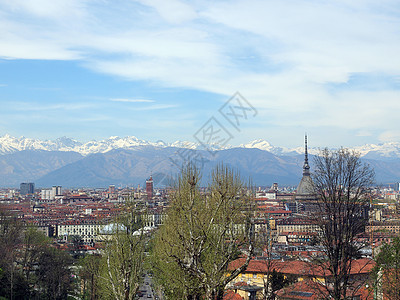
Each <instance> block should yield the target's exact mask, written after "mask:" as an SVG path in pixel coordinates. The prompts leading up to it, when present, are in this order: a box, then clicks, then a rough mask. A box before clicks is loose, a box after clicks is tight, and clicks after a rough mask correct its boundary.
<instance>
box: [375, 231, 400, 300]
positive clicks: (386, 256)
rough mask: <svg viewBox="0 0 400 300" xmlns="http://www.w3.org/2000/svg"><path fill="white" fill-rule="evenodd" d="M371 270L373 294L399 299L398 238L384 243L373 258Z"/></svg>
mask: <svg viewBox="0 0 400 300" xmlns="http://www.w3.org/2000/svg"><path fill="white" fill-rule="evenodd" d="M375 261H376V266H375V268H374V271H373V273H372V274H373V283H374V284H373V287H374V294H375V295H380V297H382V296H383V297H384V298H385V299H386V298H387V299H394V300H399V299H400V238H399V237H395V238H394V239H393V241H392V242H391V243H386V244H384V245H383V246H382V248H381V249H380V252H379V254H378V255H377V257H376V258H375Z"/></svg>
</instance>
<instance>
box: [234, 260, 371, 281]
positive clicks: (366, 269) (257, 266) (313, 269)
mask: <svg viewBox="0 0 400 300" xmlns="http://www.w3.org/2000/svg"><path fill="white" fill-rule="evenodd" d="M244 261H245V258H239V259H237V260H235V261H233V262H231V263H230V264H229V266H228V270H234V269H237V268H238V267H240V266H241V265H242V264H243V263H244ZM374 266H375V262H374V261H373V260H371V259H368V258H362V259H358V260H353V261H352V265H351V274H353V275H354V274H368V273H370V272H371V271H372V269H373V267H374ZM268 267H269V270H268ZM273 269H275V270H276V271H278V272H280V273H283V274H293V275H301V276H304V275H309V276H320V277H326V276H330V272H329V270H327V269H322V267H321V266H316V265H312V264H310V263H308V262H304V261H300V260H293V261H284V262H282V261H272V264H271V265H270V266H268V263H267V261H263V260H254V259H253V260H250V262H249V266H248V267H247V269H246V271H245V272H247V273H267V272H268V271H270V272H271V271H272V270H273Z"/></svg>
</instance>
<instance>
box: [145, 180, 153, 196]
mask: <svg viewBox="0 0 400 300" xmlns="http://www.w3.org/2000/svg"><path fill="white" fill-rule="evenodd" d="M146 193H147V200H151V199H153V177H152V176H150V178H149V179H148V180H146Z"/></svg>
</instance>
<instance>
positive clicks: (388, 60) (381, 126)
mask: <svg viewBox="0 0 400 300" xmlns="http://www.w3.org/2000/svg"><path fill="white" fill-rule="evenodd" d="M55 3H57V4H55ZM167 3H168V4H167ZM378 6H379V5H378V4H377V2H376V1H353V2H351V3H349V2H346V1H303V0H299V1H289V2H283V1H282V2H277V1H274V2H271V1H262V0H238V1H234V2H232V1H205V2H201V1H200V2H199V1H193V2H191V1H179V0H171V1H163V0H137V1H122V2H121V3H119V5H112V2H111V1H101V2H92V1H78V0H60V1H57V2H54V1H53V0H32V1H24V0H13V1H11V0H7V1H3V2H2V3H0V16H1V18H0V34H1V36H2V43H1V46H0V58H7V59H52V60H76V61H79V62H80V63H81V65H84V66H85V67H87V68H89V69H91V70H94V71H96V72H99V73H104V74H108V75H112V76H117V77H119V78H123V79H126V80H129V81H136V82H139V83H143V82H146V83H149V82H150V83H151V84H154V85H155V86H157V87H163V88H164V87H166V88H169V87H174V88H175V87H179V88H181V87H184V88H189V89H195V90H200V91H207V92H211V93H215V94H219V95H226V96H227V97H229V96H230V95H232V94H233V92H234V91H238V90H239V91H240V92H241V93H242V94H243V95H245V96H246V98H248V99H249V101H251V103H252V105H253V106H255V107H257V109H258V110H259V111H260V112H262V113H263V115H262V116H261V117H260V120H261V119H263V120H268V124H269V125H271V126H274V128H280V127H285V128H288V126H292V127H291V128H295V127H296V128H297V127H301V128H299V130H300V131H303V127H312V128H315V130H321V129H319V128H320V127H321V126H325V127H329V128H340V129H341V130H342V129H344V128H351V129H352V130H354V132H358V133H359V134H358V135H359V136H364V135H365V133H366V132H369V131H370V129H371V128H374V129H376V130H378V131H380V132H391V130H392V129H393V128H398V127H400V120H397V119H396V117H395V115H394V113H393V112H395V111H398V109H399V104H397V103H398V92H399V89H400V87H399V86H398V85H397V86H396V84H395V83H396V82H397V83H398V78H399V70H400V60H396V59H393V57H397V56H398V54H397V53H399V52H400V39H399V36H400V35H399V28H400V6H399V3H398V1H396V0H387V1H384V4H382V5H380V6H379V7H378ZM378 8H379V9H378ZM243 20H246V21H245V22H244V21H243ZM357 74H367V75H368V74H383V75H385V76H387V77H385V78H396V80H394V81H393V82H394V84H392V85H378V87H377V88H376V89H375V90H374V91H370V90H367V89H363V88H360V87H362V86H363V85H357V84H354V83H353V82H352V81H351V78H353V77H354V76H356V75H357ZM360 77H362V76H360ZM372 77H373V76H372ZM365 78H368V76H365ZM372 80H375V79H372ZM332 84H337V85H338V86H337V88H334V89H333V88H332ZM0 86H1V85H0ZM122 95H126V94H122ZM141 95H143V97H146V96H145V94H141ZM108 97H109V96H108ZM109 100H110V101H113V102H126V103H143V104H145V103H154V102H156V101H154V100H150V99H146V98H144V99H140V98H139V99H136V98H111V99H109ZM157 103H158V101H157ZM115 106H117V105H115ZM173 107H176V105H168V104H164V105H163V104H159V105H149V106H143V107H134V108H131V109H135V110H143V111H146V110H149V111H150V110H161V109H168V108H173ZM30 109H31V110H35V107H31V108H30ZM44 109H46V108H44ZM47 109H49V108H47ZM54 109H58V108H57V107H56V108H54ZM60 109H62V108H60ZM258 122H260V124H261V125H263V126H266V125H265V123H262V122H263V121H258ZM188 130H191V131H193V128H191V129H188ZM289 131H290V130H289ZM373 134H374V135H376V138H378V136H377V134H376V133H375V130H374V131H373ZM281 135H282V136H285V133H284V132H283V131H282V132H281ZM386 136H388V137H389V136H392V137H394V138H397V135H396V134H391V135H388V134H386V135H384V136H383V138H386ZM398 139H399V140H400V138H398Z"/></svg>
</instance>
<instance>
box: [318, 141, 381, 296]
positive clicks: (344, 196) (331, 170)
mask: <svg viewBox="0 0 400 300" xmlns="http://www.w3.org/2000/svg"><path fill="white" fill-rule="evenodd" d="M314 168H315V171H314V173H313V174H312V179H313V181H314V185H315V192H316V194H317V195H318V202H317V205H316V206H317V207H316V209H317V211H316V213H315V214H313V215H312V216H311V218H312V220H313V221H314V222H316V224H318V225H319V226H320V234H319V236H318V238H319V243H320V244H321V245H322V246H323V247H324V248H323V249H324V250H323V251H324V252H325V258H324V259H315V260H314V263H315V264H317V266H316V268H317V269H319V270H320V271H322V272H323V273H325V277H326V278H327V279H329V282H328V283H327V284H326V285H325V286H326V288H327V292H328V293H329V295H330V297H332V298H333V299H337V300H339V299H345V298H346V297H347V295H348V292H350V289H349V287H351V291H353V292H356V291H357V289H358V288H359V285H358V286H355V285H352V282H351V281H350V272H351V269H352V261H353V259H354V257H355V255H356V254H357V252H358V250H359V248H360V247H362V246H359V245H357V244H356V243H355V239H356V236H357V235H358V234H359V233H361V232H363V231H364V229H365V225H366V222H367V221H368V217H367V211H368V207H369V201H370V199H369V188H370V186H371V184H372V183H373V180H374V171H373V170H372V169H371V168H370V167H369V165H368V164H366V163H363V162H362V161H361V160H360V156H359V154H358V153H356V152H354V151H350V150H348V149H344V148H341V149H339V150H336V151H330V150H328V149H324V150H322V151H321V153H320V154H319V155H318V156H316V157H315V159H314Z"/></svg>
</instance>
